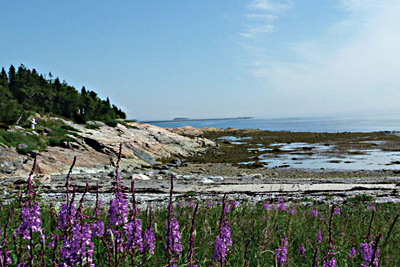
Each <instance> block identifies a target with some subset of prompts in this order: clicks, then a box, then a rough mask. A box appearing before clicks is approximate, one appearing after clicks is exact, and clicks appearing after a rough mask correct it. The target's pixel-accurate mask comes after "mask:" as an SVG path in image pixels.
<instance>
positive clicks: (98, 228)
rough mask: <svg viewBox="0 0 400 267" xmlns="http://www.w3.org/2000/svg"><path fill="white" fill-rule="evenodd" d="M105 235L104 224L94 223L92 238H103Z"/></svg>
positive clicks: (100, 222)
mask: <svg viewBox="0 0 400 267" xmlns="http://www.w3.org/2000/svg"><path fill="white" fill-rule="evenodd" d="M103 235H104V222H103V221H97V222H94V223H92V237H102V236H103Z"/></svg>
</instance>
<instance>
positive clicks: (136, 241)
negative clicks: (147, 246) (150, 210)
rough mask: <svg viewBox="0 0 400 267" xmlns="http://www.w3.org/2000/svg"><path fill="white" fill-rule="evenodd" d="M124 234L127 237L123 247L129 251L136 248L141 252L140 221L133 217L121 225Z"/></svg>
mask: <svg viewBox="0 0 400 267" xmlns="http://www.w3.org/2000/svg"><path fill="white" fill-rule="evenodd" d="M123 228H124V234H125V236H126V237H127V240H126V244H125V248H126V249H128V250H130V251H135V250H138V251H140V252H143V240H142V221H141V220H140V219H133V220H132V221H130V222H129V223H127V224H125V225H124V226H123Z"/></svg>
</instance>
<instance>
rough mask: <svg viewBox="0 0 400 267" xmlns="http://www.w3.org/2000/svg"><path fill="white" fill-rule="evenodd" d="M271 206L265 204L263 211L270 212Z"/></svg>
mask: <svg viewBox="0 0 400 267" xmlns="http://www.w3.org/2000/svg"><path fill="white" fill-rule="evenodd" d="M270 208H271V207H270V206H269V204H268V203H264V205H263V209H264V210H270Z"/></svg>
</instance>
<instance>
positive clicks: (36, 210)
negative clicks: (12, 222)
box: [14, 202, 43, 240]
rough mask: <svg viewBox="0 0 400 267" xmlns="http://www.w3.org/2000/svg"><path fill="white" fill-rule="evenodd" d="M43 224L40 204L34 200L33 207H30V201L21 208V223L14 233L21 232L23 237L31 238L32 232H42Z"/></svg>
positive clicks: (20, 234)
mask: <svg viewBox="0 0 400 267" xmlns="http://www.w3.org/2000/svg"><path fill="white" fill-rule="evenodd" d="M41 224H42V221H41V220H40V207H39V204H38V203H37V202H34V203H33V205H32V207H29V203H25V204H24V207H23V208H21V224H20V226H19V227H18V229H17V230H16V231H15V233H14V235H16V234H19V236H20V237H21V238H22V239H28V240H30V239H31V234H30V232H36V233H42V231H43V229H42V227H41Z"/></svg>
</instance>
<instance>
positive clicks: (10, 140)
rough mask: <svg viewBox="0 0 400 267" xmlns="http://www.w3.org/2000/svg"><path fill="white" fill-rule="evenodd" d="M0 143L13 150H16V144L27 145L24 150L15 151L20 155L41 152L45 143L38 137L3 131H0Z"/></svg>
mask: <svg viewBox="0 0 400 267" xmlns="http://www.w3.org/2000/svg"><path fill="white" fill-rule="evenodd" d="M0 143H3V144H4V145H6V146H10V147H15V148H17V145H18V144H25V145H27V147H26V148H19V149H17V151H18V152H19V153H21V154H28V153H30V152H31V151H33V150H38V151H39V152H42V151H44V149H45V148H46V142H45V141H44V140H43V138H41V137H40V136H38V135H27V134H23V133H21V132H12V131H5V130H0Z"/></svg>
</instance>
